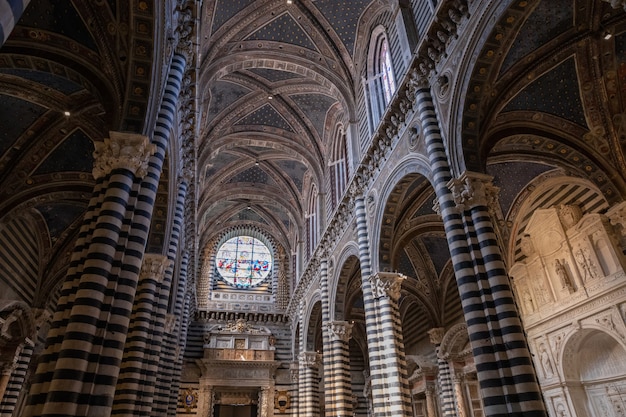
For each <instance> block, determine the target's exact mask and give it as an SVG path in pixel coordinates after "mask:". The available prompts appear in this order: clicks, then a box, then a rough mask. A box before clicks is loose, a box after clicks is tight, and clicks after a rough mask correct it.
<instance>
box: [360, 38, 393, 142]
mask: <svg viewBox="0 0 626 417" xmlns="http://www.w3.org/2000/svg"><path fill="white" fill-rule="evenodd" d="M365 89H366V99H367V101H368V104H369V105H368V115H369V120H370V130H371V131H372V132H373V131H374V128H375V127H376V126H377V125H378V122H379V121H380V119H381V118H382V116H383V114H384V113H385V109H386V108H387V105H388V104H389V102H390V101H391V98H392V97H393V95H394V94H395V92H396V80H395V77H394V73H393V63H392V60H391V51H390V49H389V41H388V40H387V33H386V31H385V28H384V27H383V26H377V27H376V28H375V29H374V30H373V31H372V37H371V38H370V47H369V53H368V60H367V80H366V85H365Z"/></svg>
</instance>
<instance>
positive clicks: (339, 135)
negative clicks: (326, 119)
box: [329, 124, 348, 209]
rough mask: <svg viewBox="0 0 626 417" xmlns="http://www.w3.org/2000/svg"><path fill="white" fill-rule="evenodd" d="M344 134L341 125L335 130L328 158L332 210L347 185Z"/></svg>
mask: <svg viewBox="0 0 626 417" xmlns="http://www.w3.org/2000/svg"><path fill="white" fill-rule="evenodd" d="M347 153H348V152H347V144H346V134H345V131H344V128H343V126H342V125H341V124H338V125H337V127H336V128H335V134H334V138H333V148H332V154H331V157H330V162H329V168H330V181H331V184H330V189H331V194H332V208H333V209H334V208H336V207H337V205H338V204H339V202H340V201H341V197H342V196H343V193H344V191H345V190H346V184H347V183H348V159H347Z"/></svg>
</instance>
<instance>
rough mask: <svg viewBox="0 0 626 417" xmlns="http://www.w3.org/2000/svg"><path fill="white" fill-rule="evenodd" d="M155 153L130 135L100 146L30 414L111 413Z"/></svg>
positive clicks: (142, 138) (145, 140) (28, 408)
mask: <svg viewBox="0 0 626 417" xmlns="http://www.w3.org/2000/svg"><path fill="white" fill-rule="evenodd" d="M155 151H156V146H155V145H153V144H151V143H150V141H149V140H148V138H147V137H145V136H141V135H136V134H129V133H119V132H111V133H110V138H107V139H105V140H104V141H103V142H99V143H97V144H96V151H95V157H96V159H95V163H94V177H95V178H96V186H95V188H94V193H93V196H92V198H91V200H90V203H89V206H88V209H87V213H86V214H85V218H84V221H83V225H82V227H81V229H80V232H79V236H78V240H77V242H76V246H75V249H74V252H73V255H72V257H71V260H70V265H69V269H68V272H67V276H66V280H65V282H64V284H63V287H62V289H61V293H60V297H59V301H58V307H57V311H56V313H55V314H54V318H53V322H52V325H51V328H50V330H49V332H48V337H47V341H46V349H45V351H44V353H43V354H42V355H41V359H40V362H39V364H38V367H37V371H36V375H35V378H34V382H33V385H32V387H31V391H30V395H29V398H28V402H27V406H26V409H25V412H24V415H25V416H48V415H50V416H57V415H60V414H61V415H65V416H84V415H94V416H95V415H102V416H105V415H109V414H110V413H111V408H112V403H113V397H114V393H115V386H116V383H117V378H118V375H119V370H120V368H119V366H120V365H119V364H120V363H121V361H122V357H123V352H124V344H125V341H126V334H127V331H128V326H129V322H130V316H131V312H132V308H133V300H134V298H135V291H136V287H137V281H138V278H139V271H140V269H141V263H142V257H143V252H144V250H145V242H146V239H147V230H148V228H149V225H150V217H151V211H148V212H145V211H141V212H140V213H138V211H137V210H136V209H137V206H138V205H139V201H138V197H137V196H138V194H139V190H140V189H141V183H142V181H143V180H144V177H146V176H147V174H148V170H149V167H148V162H149V160H150V158H151V157H152V155H153V154H154V153H155Z"/></svg>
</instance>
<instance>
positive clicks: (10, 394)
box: [0, 338, 34, 417]
mask: <svg viewBox="0 0 626 417" xmlns="http://www.w3.org/2000/svg"><path fill="white" fill-rule="evenodd" d="M33 350H34V343H33V341H32V340H30V339H28V338H27V339H26V340H25V341H24V343H22V344H21V345H20V346H19V347H18V349H17V350H16V352H15V357H14V358H13V359H12V360H11V361H10V362H9V363H4V364H0V367H2V368H1V371H2V374H3V377H4V376H5V375H4V374H5V373H7V374H6V376H7V381H6V386H4V389H0V393H1V394H2V395H0V417H5V416H6V417H10V416H12V415H13V413H14V411H15V406H16V405H17V402H18V400H19V397H20V394H21V392H22V389H23V387H24V383H25V382H26V375H27V373H28V367H29V365H30V360H31V358H32V355H33Z"/></svg>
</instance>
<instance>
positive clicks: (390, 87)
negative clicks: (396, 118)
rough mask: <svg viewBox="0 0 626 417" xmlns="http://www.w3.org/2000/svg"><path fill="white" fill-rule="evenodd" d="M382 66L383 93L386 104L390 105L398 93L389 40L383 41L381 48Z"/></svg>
mask: <svg viewBox="0 0 626 417" xmlns="http://www.w3.org/2000/svg"><path fill="white" fill-rule="evenodd" d="M379 59H380V66H381V75H382V77H383V92H384V93H385V104H389V102H390V101H391V97H392V96H393V93H394V92H395V91H396V82H395V80H394V78H393V68H392V67H391V54H390V53H389V49H388V46H387V39H383V44H382V45H381V47H380V57H379Z"/></svg>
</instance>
